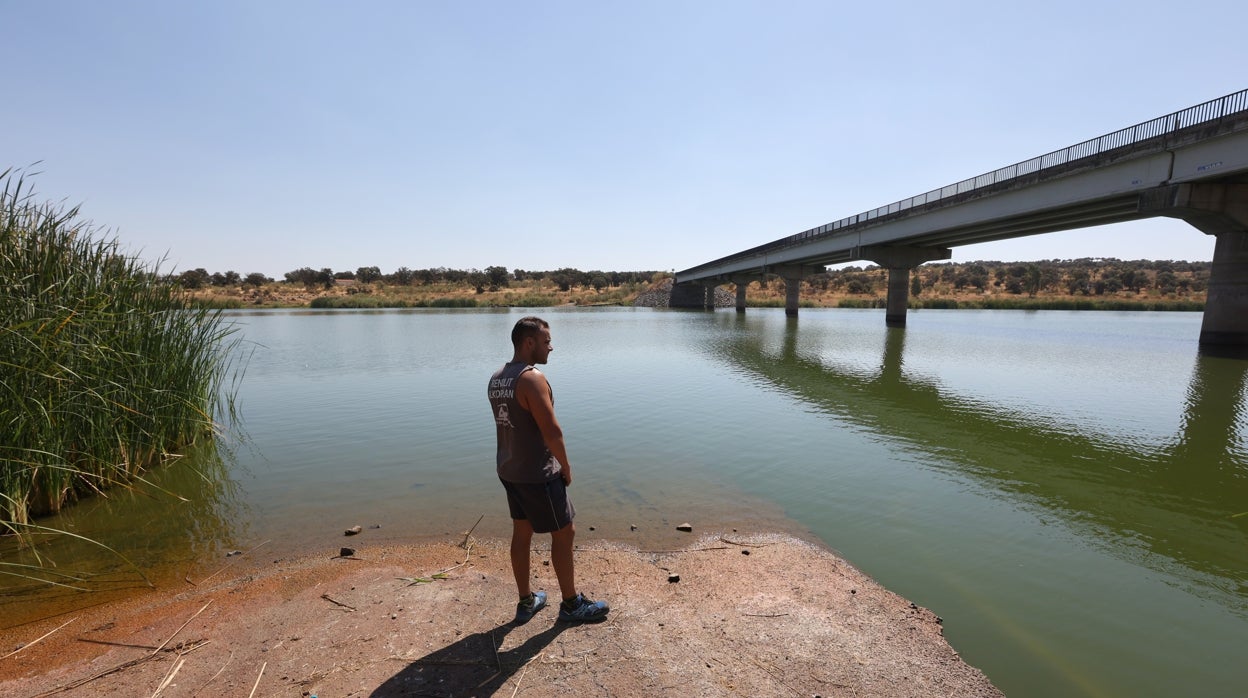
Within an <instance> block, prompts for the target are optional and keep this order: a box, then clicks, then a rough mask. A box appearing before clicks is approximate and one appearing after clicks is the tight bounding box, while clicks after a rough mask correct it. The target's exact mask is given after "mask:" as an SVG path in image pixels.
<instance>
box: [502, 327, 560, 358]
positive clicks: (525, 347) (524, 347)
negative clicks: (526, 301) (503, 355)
mask: <svg viewBox="0 0 1248 698" xmlns="http://www.w3.org/2000/svg"><path fill="white" fill-rule="evenodd" d="M511 345H512V346H513V347H515V350H516V356H515V358H516V359H517V360H521V361H525V362H527V363H530V364H544V363H546V359H547V357H549V356H550V352H551V350H552V348H553V347H551V344H550V323H548V322H546V321H545V320H543V319H541V318H540V317H533V316H529V317H522V318H520V319H519V320H518V321H517V322H516V325H515V327H512V328H511Z"/></svg>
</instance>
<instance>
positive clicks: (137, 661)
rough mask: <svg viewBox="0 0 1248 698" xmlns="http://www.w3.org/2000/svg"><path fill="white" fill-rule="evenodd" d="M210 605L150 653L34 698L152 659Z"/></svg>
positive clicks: (70, 688) (66, 689)
mask: <svg viewBox="0 0 1248 698" xmlns="http://www.w3.org/2000/svg"><path fill="white" fill-rule="evenodd" d="M210 605H212V600H209V601H208V603H206V604H204V606H203V608H200V609H199V610H198V611H196V612H195V615H193V616H191V617H190V618H188V619H187V621H186V622H185V623H183V624H182V625H181V626H179V627H178V629H177V630H175V631H174V632H173V634H172V635H170V636H169V639H168V640H165V641H164V642H162V643H160V646H159V647H157V648H156V649H154V650H152V651H151V653H150V654H145V655H143V656H142V657H139V658H138V659H132V660H130V661H128V662H123V663H121V664H118V665H117V666H115V667H113V668H111V669H105V670H104V671H101V672H99V673H98V674H94V675H92V676H88V677H87V678H85V679H79V680H77V681H74V682H72V683H69V684H66V685H64V686H61V687H60V688H54V689H52V690H50V691H45V692H43V693H40V694H39V695H38V696H35V697H34V698H45V697H46V696H53V695H56V694H57V693H64V692H65V691H69V690H72V689H75V688H78V687H80V686H85V685H87V684H89V683H91V682H92V681H95V680H96V679H102V678H104V677H105V676H108V675H109V674H115V673H117V672H119V671H122V670H124V669H129V668H130V667H134V666H138V665H140V664H142V663H143V662H146V661H147V660H149V659H151V658H152V657H155V656H156V655H158V654H160V652H161V650H163V649H165V646H166V645H168V644H169V643H170V642H172V641H173V638H175V637H177V636H178V633H180V632H182V629H183V628H185V627H186V626H188V625H190V624H191V621H193V620H195V619H196V618H198V617H199V614H201V613H203V612H204V609H206V608H208V607H209V606H210Z"/></svg>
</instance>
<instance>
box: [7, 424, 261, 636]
mask: <svg viewBox="0 0 1248 698" xmlns="http://www.w3.org/2000/svg"><path fill="white" fill-rule="evenodd" d="M218 446H219V445H218V444H212V443H210V444H205V445H202V446H200V447H198V448H195V449H192V450H191V451H189V452H188V453H187V454H186V455H185V456H184V457H183V458H181V459H179V460H178V461H177V462H174V463H170V464H168V465H167V466H165V467H162V468H159V469H156V470H153V471H150V472H149V473H148V474H147V475H146V476H145V479H144V481H142V482H137V483H135V484H134V485H133V486H132V487H130V488H126V489H114V490H109V491H107V492H105V493H104V494H103V495H99V496H96V497H94V498H92V499H89V500H85V501H82V502H79V503H78V504H76V505H74V506H71V507H69V508H67V509H66V510H65V511H63V512H62V513H60V514H58V515H55V516H51V517H46V518H43V519H40V520H38V521H37V522H36V523H37V524H38V525H40V526H43V527H46V528H48V529H56V530H59V531H64V532H65V533H61V534H40V535H35V536H34V537H33V540H34V541H35V545H34V547H33V548H32V547H29V546H25V545H21V544H20V542H19V541H17V540H16V539H14V538H13V537H11V536H10V537H6V538H3V539H0V563H3V568H4V570H7V571H8V572H10V574H0V618H3V619H4V620H3V626H4V627H13V626H15V625H19V624H21V623H23V622H26V621H29V620H32V619H35V618H39V617H45V616H49V615H52V614H55V613H58V612H64V611H66V610H68V609H72V608H78V607H82V606H84V605H89V604H90V605H93V604H97V603H100V602H102V601H105V600H107V599H109V598H112V595H113V594H122V593H132V592H133V590H134V589H136V588H145V587H146V586H147V582H146V581H145V577H146V578H147V579H148V580H151V582H152V583H153V584H155V585H156V586H166V585H169V584H172V583H185V582H184V581H183V577H184V576H186V575H188V574H192V575H193V574H195V573H196V572H197V571H198V570H201V569H204V568H205V567H208V566H219V565H220V564H222V563H223V562H224V561H225V560H226V558H227V554H228V553H229V552H230V551H232V550H234V549H235V548H236V547H242V546H243V545H245V543H243V541H246V536H247V524H246V521H247V520H248V519H249V518H250V516H249V512H248V510H247V508H246V505H244V504H243V503H242V502H243V500H242V495H241V491H240V488H239V485H238V483H237V482H236V481H235V480H234V479H232V478H231V477H230V475H229V466H230V463H231V462H232V460H233V456H232V453H230V452H229V451H228V450H226V449H219V448H218ZM137 500H144V501H137ZM88 539H89V540H88ZM91 541H94V543H93V542H91ZM104 546H107V548H106V547H104ZM109 549H111V550H112V552H110V551H109ZM21 566H26V567H21ZM136 568H137V569H136ZM13 572H16V574H14V573H13Z"/></svg>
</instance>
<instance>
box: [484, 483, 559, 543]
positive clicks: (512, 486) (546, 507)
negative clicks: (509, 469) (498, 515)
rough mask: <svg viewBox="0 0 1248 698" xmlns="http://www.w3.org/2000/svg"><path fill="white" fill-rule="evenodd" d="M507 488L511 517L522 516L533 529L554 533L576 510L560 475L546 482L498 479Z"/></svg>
mask: <svg viewBox="0 0 1248 698" xmlns="http://www.w3.org/2000/svg"><path fill="white" fill-rule="evenodd" d="M499 482H501V483H503V489H505V490H507V507H508V508H509V509H510V510H511V518H513V519H525V520H528V522H529V524H530V525H531V526H533V532H534V533H553V532H555V531H558V530H559V529H561V528H563V527H564V526H567V525H568V524H570V523H572V518H573V517H574V516H576V510H575V509H574V508H572V500H571V499H568V488H567V486H566V485H564V484H563V478H561V477H557V478H555V479H553V480H548V481H546V482H537V483H528V482H508V481H506V480H503V479H501V478H500V479H499Z"/></svg>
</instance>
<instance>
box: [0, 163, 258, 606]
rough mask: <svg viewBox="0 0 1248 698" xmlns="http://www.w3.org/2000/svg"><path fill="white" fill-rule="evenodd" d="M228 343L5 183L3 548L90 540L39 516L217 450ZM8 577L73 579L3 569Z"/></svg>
mask: <svg viewBox="0 0 1248 698" xmlns="http://www.w3.org/2000/svg"><path fill="white" fill-rule="evenodd" d="M234 332H235V329H234V328H233V326H232V325H230V324H229V323H227V322H225V321H224V318H223V317H222V316H221V313H220V311H219V310H214V309H210V308H205V307H202V306H197V305H196V304H194V303H193V302H192V301H191V299H190V298H189V297H188V296H187V295H186V293H185V292H184V291H183V290H182V289H181V288H180V287H178V286H177V285H171V284H168V283H165V282H163V281H162V279H161V276H160V274H159V273H158V271H157V269H153V268H149V266H148V265H146V264H145V263H144V262H142V261H141V260H139V259H138V258H136V257H132V256H128V255H126V254H123V253H122V252H121V250H120V247H119V244H118V242H117V241H116V240H115V239H113V238H111V237H110V236H108V235H107V234H105V233H104V232H102V231H100V230H99V229H97V228H95V227H94V225H93V224H92V223H90V222H88V221H83V220H81V219H80V218H79V216H78V209H77V208H76V207H74V208H66V207H64V206H61V205H59V204H53V203H40V202H39V201H37V200H36V199H35V197H34V195H33V193H32V192H31V191H30V190H29V186H28V183H27V182H26V181H25V180H24V178H23V177H22V176H21V175H20V174H17V173H15V172H14V171H12V170H6V171H0V414H2V415H4V426H3V432H4V439H3V441H2V442H0V538H5V537H8V536H13V537H14V539H15V540H16V542H17V543H18V548H19V549H20V548H22V547H28V548H31V549H33V550H34V551H35V554H36V557H37V558H38V557H39V556H38V541H40V540H43V539H45V538H46V537H47V536H48V535H52V534H59V535H71V536H75V537H79V538H83V537H82V536H78V535H76V534H73V533H67V532H64V531H54V530H52V529H50V528H47V527H45V526H42V525H39V524H38V523H36V520H37V518H38V517H41V516H45V515H48V514H53V513H55V512H57V511H59V510H60V509H61V508H62V507H63V506H65V505H67V504H70V503H72V502H74V501H75V500H77V499H80V498H83V497H88V496H93V495H97V494H100V493H103V492H104V491H106V490H108V489H110V488H114V487H125V486H127V485H129V484H132V483H134V482H136V481H138V480H142V479H143V473H144V472H145V471H146V470H148V469H150V468H153V467H157V466H160V465H163V464H165V463H167V462H169V461H172V460H176V459H178V458H180V457H181V455H182V454H184V453H186V452H187V450H188V449H190V448H192V447H195V448H201V449H202V448H209V449H211V448H214V447H215V444H216V441H217V440H216V435H217V434H218V432H219V430H220V428H221V423H220V421H219V420H221V419H223V418H229V417H232V416H233V415H232V413H233V392H232V391H231V390H229V384H228V382H229V379H230V378H231V376H233V378H234V379H237V375H238V374H237V373H232V372H231V369H232V368H233V367H232V366H231V362H230V359H229V357H230V355H231V351H232V348H233V342H234V341H236V340H234V339H232V337H231V335H232V334H233V333H234ZM201 462H202V463H204V464H205V465H203V466H201V467H202V468H205V469H211V468H213V467H214V465H213V464H214V463H216V466H220V460H219V459H213V458H204V459H202V460H201ZM204 474H205V477H210V476H212V473H208V472H205V473H204ZM83 540H88V539H86V538H83ZM119 557H120V556H119ZM123 559H124V558H123ZM39 561H40V562H43V560H42V558H39ZM127 564H128V563H127ZM0 574H9V575H14V576H17V577H22V578H28V579H32V580H39V581H45V582H47V583H49V584H61V583H62V582H63V581H64V579H65V578H66V577H67V575H64V574H60V575H59V576H49V575H54V573H53V572H51V571H49V570H48V569H46V567H40V566H38V565H33V566H32V565H26V564H19V563H14V562H10V561H5V560H0ZM140 574H141V572H140ZM52 579H61V580H62V582H56V581H50V580H52ZM62 585H63V584H62Z"/></svg>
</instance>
